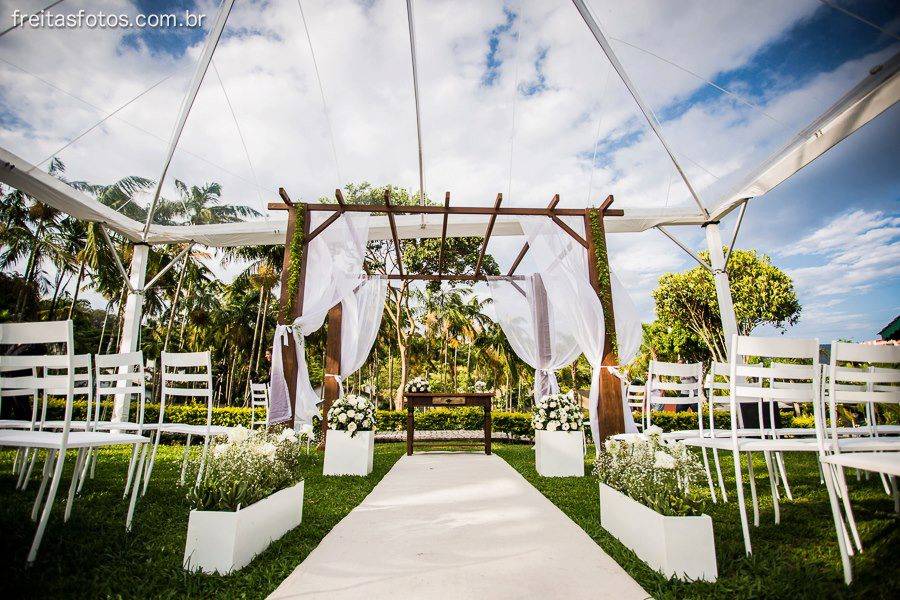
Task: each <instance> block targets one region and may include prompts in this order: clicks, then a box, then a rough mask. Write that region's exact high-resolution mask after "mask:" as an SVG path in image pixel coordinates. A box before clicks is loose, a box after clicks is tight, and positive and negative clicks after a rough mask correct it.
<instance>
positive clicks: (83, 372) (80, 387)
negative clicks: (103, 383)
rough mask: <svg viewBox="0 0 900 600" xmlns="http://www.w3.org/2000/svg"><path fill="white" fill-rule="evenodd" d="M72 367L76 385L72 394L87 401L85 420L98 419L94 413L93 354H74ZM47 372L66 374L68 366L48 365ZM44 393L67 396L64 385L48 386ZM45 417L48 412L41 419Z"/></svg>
mask: <svg viewBox="0 0 900 600" xmlns="http://www.w3.org/2000/svg"><path fill="white" fill-rule="evenodd" d="M72 368H73V369H74V375H73V384H74V386H75V387H74V388H72V394H73V395H74V397H75V399H79V398H84V400H85V401H86V402H87V407H86V409H85V412H84V415H85V421H91V420H96V416H95V415H94V414H93V413H94V412H96V410H95V409H96V406H95V405H94V370H93V368H92V367H91V355H90V354H76V355H74V356H73V357H72ZM46 372H47V374H48V375H65V373H66V367H65V366H55V365H48V366H47V368H46ZM44 394H46V395H47V396H65V395H66V388H65V387H64V386H63V387H58V388H50V387H48V388H46V389H45V390H44ZM44 411H45V413H46V404H45V405H44ZM45 417H46V414H42V415H41V420H44V418H45Z"/></svg>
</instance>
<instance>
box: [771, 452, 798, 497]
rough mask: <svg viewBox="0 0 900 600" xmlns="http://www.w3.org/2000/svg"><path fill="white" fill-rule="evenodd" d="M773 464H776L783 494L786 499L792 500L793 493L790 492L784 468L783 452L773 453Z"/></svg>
mask: <svg viewBox="0 0 900 600" xmlns="http://www.w3.org/2000/svg"><path fill="white" fill-rule="evenodd" d="M775 464H776V465H777V466H778V473H779V474H780V475H781V483H782V484H784V495H785V496H787V499H788V500H791V501H793V500H794V494H793V492H791V484H789V483H788V478H787V471H786V470H785V468H784V454H783V453H782V452H776V453H775Z"/></svg>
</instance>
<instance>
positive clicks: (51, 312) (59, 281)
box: [47, 269, 66, 321]
mask: <svg viewBox="0 0 900 600" xmlns="http://www.w3.org/2000/svg"><path fill="white" fill-rule="evenodd" d="M65 274H66V272H65V271H64V270H62V269H60V270H58V271H57V272H56V280H55V281H54V282H53V296H52V297H51V298H50V308H49V309H47V320H48V321H52V320H53V316H54V315H55V314H56V301H57V300H58V299H59V290H60V289H62V287H63V285H62V280H63V277H65Z"/></svg>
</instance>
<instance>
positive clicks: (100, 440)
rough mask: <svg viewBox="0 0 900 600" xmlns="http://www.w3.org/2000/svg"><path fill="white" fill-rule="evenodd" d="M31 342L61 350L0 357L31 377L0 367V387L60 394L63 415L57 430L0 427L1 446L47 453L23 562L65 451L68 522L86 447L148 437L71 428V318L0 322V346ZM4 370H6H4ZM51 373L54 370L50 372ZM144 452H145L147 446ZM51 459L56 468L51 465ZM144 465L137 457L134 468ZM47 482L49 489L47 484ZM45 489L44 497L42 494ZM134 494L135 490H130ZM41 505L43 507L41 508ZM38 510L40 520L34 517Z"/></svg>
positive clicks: (46, 513)
mask: <svg viewBox="0 0 900 600" xmlns="http://www.w3.org/2000/svg"><path fill="white" fill-rule="evenodd" d="M31 344H44V345H50V344H60V345H62V347H63V352H62V354H57V355H40V356H23V355H5V356H4V355H0V367H16V368H18V369H22V370H25V371H26V372H27V371H28V370H32V369H33V370H34V371H33V373H37V374H36V375H30V376H28V375H26V376H18V377H16V376H8V375H4V374H3V372H4V371H6V370H5V369H2V368H0V390H4V389H23V388H25V389H34V390H35V391H37V392H39V393H43V394H44V397H45V399H46V395H47V394H48V393H61V391H62V392H63V393H64V395H65V398H66V404H65V417H64V419H63V421H62V431H47V430H43V431H41V430H28V431H21V430H3V431H0V446H7V447H12V448H18V449H32V450H35V451H37V450H39V449H42V450H45V451H46V452H47V456H46V460H45V462H44V469H43V477H42V481H41V485H40V487H39V489H38V493H37V496H36V498H35V502H34V506H33V507H32V512H31V518H32V520H34V521H37V522H38V525H37V531H36V532H35V535H34V540H33V541H32V544H31V549H30V550H29V552H28V559H27V560H28V563H29V564H31V563H33V562H34V560H35V558H36V557H37V551H38V548H39V547H40V543H41V539H42V538H43V535H44V531H45V529H46V527H47V521H48V520H49V518H50V512H51V511H52V508H53V502H54V500H55V499H56V493H57V490H58V488H59V483H60V480H61V479H62V474H63V468H64V466H65V460H66V451H67V450H69V449H77V450H78V453H77V457H76V459H75V470H74V471H73V477H72V483H71V485H70V486H69V495H68V500H67V503H66V510H65V516H64V520H66V521H67V520H68V519H69V516H70V515H71V512H72V505H73V502H74V499H75V488H76V483H77V481H78V476H77V473H78V472H79V470H80V467H81V466H82V465H83V464H84V459H85V450H87V449H88V448H91V447H100V446H111V445H131V444H144V443H146V442H149V441H150V440H148V439H147V438H144V437H141V436H139V435H134V434H123V433H101V432H91V431H73V430H72V427H71V425H72V401H73V397H74V390H75V378H76V375H75V364H74V356H73V353H72V349H73V334H72V322H71V321H55V322H52V321H51V322H44V323H2V324H0V346H19V345H31ZM7 372H8V371H7ZM50 373H53V374H50ZM144 448H145V452H144V453H143V456H144V457H145V456H146V446H145V447H144ZM54 459H55V466H54ZM142 467H143V460H141V462H140V465H139V467H138V469H140V468H142ZM48 484H49V491H47V486H48ZM45 491H46V492H47V493H46V496H45ZM135 492H136V489H135ZM136 501H137V494H136V493H132V495H131V501H130V502H129V506H128V516H127V517H126V521H125V527H126V530H130V529H131V522H132V517H133V515H134V507H135V503H136ZM42 506H43V511H41V507H42ZM39 514H40V520H38V515H39Z"/></svg>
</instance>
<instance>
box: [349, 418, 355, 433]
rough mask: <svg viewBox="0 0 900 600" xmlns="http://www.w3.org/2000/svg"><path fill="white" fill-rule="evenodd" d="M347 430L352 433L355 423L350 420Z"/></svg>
mask: <svg viewBox="0 0 900 600" xmlns="http://www.w3.org/2000/svg"><path fill="white" fill-rule="evenodd" d="M347 431H349V432H350V433H353V432H354V431H356V423H353V422H352V421H351V422H350V424H349V425H347Z"/></svg>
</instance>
